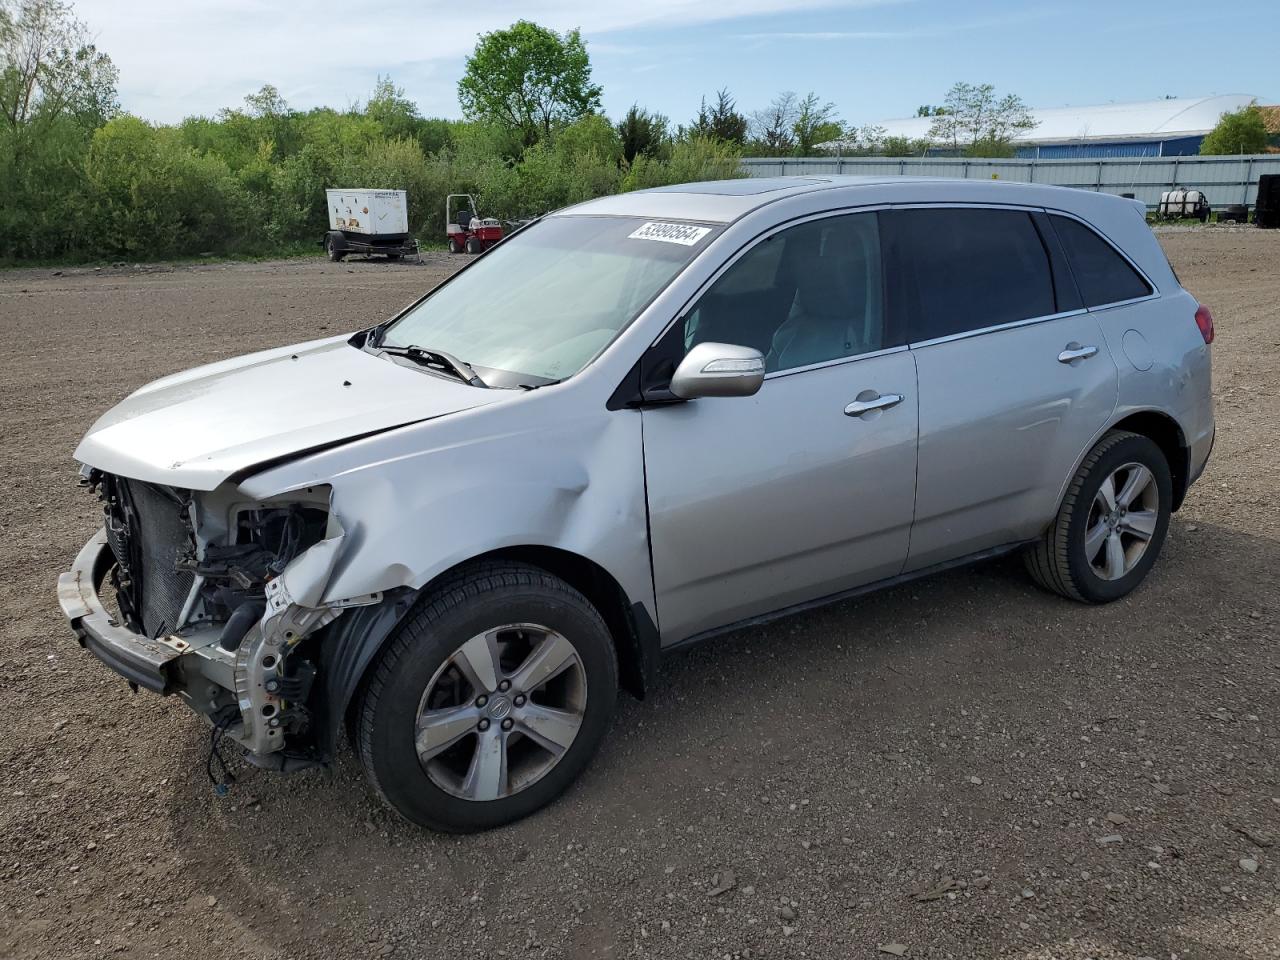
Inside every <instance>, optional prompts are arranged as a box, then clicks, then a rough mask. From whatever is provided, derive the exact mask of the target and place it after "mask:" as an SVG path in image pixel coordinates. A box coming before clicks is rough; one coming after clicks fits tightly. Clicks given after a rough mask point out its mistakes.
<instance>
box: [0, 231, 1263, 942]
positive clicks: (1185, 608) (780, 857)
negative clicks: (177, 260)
mask: <svg viewBox="0 0 1280 960" xmlns="http://www.w3.org/2000/svg"><path fill="white" fill-rule="evenodd" d="M1161 239H1162V242H1164V244H1165V246H1166V248H1167V249H1168V250H1169V253H1170V256H1171V257H1172V259H1173V261H1174V263H1175V266H1176V267H1177V269H1178V271H1179V273H1180V275H1181V276H1182V279H1183V282H1184V283H1185V284H1186V285H1187V286H1188V287H1189V288H1190V289H1192V290H1193V291H1194V292H1196V293H1197V294H1198V295H1199V296H1201V297H1202V298H1203V299H1204V300H1205V301H1206V302H1208V303H1209V304H1211V305H1212V307H1213V308H1214V311H1215V314H1216V316H1217V322H1218V343H1217V344H1216V345H1215V347H1214V350H1215V353H1216V356H1215V361H1216V371H1215V376H1216V381H1217V382H1216V393H1217V411H1218V416H1219V434H1218V443H1217V449H1216V451H1215V453H1214V457H1213V459H1212V461H1211V463H1210V466H1209V470H1208V472H1207V474H1206V475H1205V477H1204V478H1203V479H1202V480H1201V482H1200V483H1199V484H1198V485H1197V486H1196V487H1195V489H1194V490H1193V491H1192V493H1191V495H1190V497H1189V498H1188V500H1187V503H1186V505H1185V507H1184V508H1183V509H1182V511H1181V512H1180V513H1179V514H1178V515H1177V517H1176V518H1175V520H1174V522H1173V525H1172V528H1171V531H1170V535H1169V540H1168V542H1167V544H1166V546H1165V551H1164V556H1163V558H1162V560H1161V561H1160V563H1159V564H1158V565H1157V567H1156V569H1155V571H1154V573H1153V575H1152V576H1151V578H1150V579H1149V580H1148V582H1147V584H1146V585H1145V586H1143V587H1142V588H1141V589H1140V590H1139V591H1138V592H1137V593H1136V594H1135V595H1133V596H1132V597H1130V598H1128V599H1127V600H1124V601H1121V602H1119V603H1116V604H1112V605H1110V606H1107V607H1103V608H1088V607H1084V606H1079V605H1075V604H1071V603H1068V602H1066V601H1063V600H1059V599H1056V598H1054V597H1051V596H1047V595H1045V594H1042V593H1039V592H1037V591H1036V590H1035V589H1034V588H1033V587H1032V586H1031V585H1030V583H1029V582H1028V581H1027V580H1026V579H1025V578H1024V576H1023V575H1022V573H1021V569H1020V566H1019V564H1018V562H1017V561H1016V559H1013V560H1006V561H1002V562H996V563H992V564H987V565H985V566H981V567H978V568H975V569H970V570H967V571H960V572H956V573H952V574H949V575H945V576H941V577H938V578H935V579H932V580H928V581H922V582H918V583H916V584H913V585H909V586H904V587H901V588H898V589H895V590H892V591H889V592H886V593H883V594H879V595H877V596H873V597H868V598H863V599H861V600H858V601H854V602H847V603H842V604H839V605H837V606H834V607H830V608H827V609H825V610H822V611H818V612H815V613H810V614H806V615H803V616H800V617H797V618H794V619H790V620H787V621H783V622H779V623H776V624H774V625H771V626H768V627H763V628H758V629H753V630H748V631H743V632H740V633H737V634H734V635H732V636H729V637H727V638H723V639H721V640H719V641H716V642H714V643H713V644H711V645H708V646H704V647H702V648H700V649H697V650H694V651H692V652H690V653H687V654H684V655H681V656H679V657H677V658H674V659H672V660H671V661H670V662H668V664H667V665H666V666H665V668H664V671H663V679H664V681H665V682H664V686H663V689H662V690H661V691H660V692H659V693H658V694H657V695H656V696H655V697H653V698H652V699H650V700H649V701H647V702H645V703H635V702H633V701H630V700H625V699H624V702H623V704H622V707H621V709H620V710H619V713H618V716H617V720H616V723H615V724H614V727H613V730H612V733H611V735H610V736H609V738H608V739H607V741H606V743H605V745H604V748H603V751H602V753H601V755H600V757H599V758H598V760H597V761H596V762H595V763H594V764H593V766H592V767H591V768H590V770H589V771H588V772H587V774H586V776H585V777H584V778H583V780H582V781H581V782H580V783H579V784H578V785H577V786H576V787H575V788H574V789H572V790H571V791H570V792H569V793H568V794H567V795H566V796H565V797H564V798H563V799H562V800H561V801H560V802H558V803H557V804H555V805H554V806H553V807H551V808H550V809H548V810H546V811H544V812H542V813H541V814H539V815H537V816H535V817H533V818H531V819H529V820H527V821H525V822H523V823H520V824H517V825H515V826H513V827H509V828H506V829H502V830H498V831H494V832H492V833H488V834H485V835H481V836H473V837H465V838H453V837H443V836H436V835H433V834H429V833H424V832H423V831H421V830H418V829H416V828H414V827H412V826H410V825H408V824H406V823H404V822H401V821H400V820H399V819H397V818H396V817H395V816H394V815H393V814H391V813H390V812H389V811H387V810H386V809H384V808H383V807H382V806H381V805H380V804H379V803H378V802H377V801H376V800H375V799H374V797H373V796H372V795H371V793H370V791H369V790H368V789H367V788H366V787H365V786H364V784H363V782H362V781H361V780H360V778H359V776H358V774H357V771H356V768H355V764H354V763H353V762H352V760H351V759H350V757H345V756H344V758H343V759H342V760H341V762H340V763H339V764H338V765H337V767H336V769H334V770H332V771H328V772H311V773H306V774H299V775H295V776H292V777H281V776H278V775H275V774H256V773H252V772H250V773H247V774H246V775H245V776H244V777H243V778H242V779H241V780H240V782H239V783H238V784H237V785H236V786H235V788H234V789H233V790H232V791H231V793H230V794H229V795H227V796H226V797H224V798H221V799H219V798H216V797H215V796H214V795H213V794H212V792H211V790H210V787H209V783H208V781H207V779H206V776H205V771H204V765H205V760H206V756H207V744H208V734H207V732H206V730H205V728H204V727H203V726H202V724H201V723H200V722H199V721H198V720H197V719H196V718H195V717H194V716H193V715H191V714H190V713H188V711H187V710H186V709H185V708H184V707H182V706H181V705H180V704H179V703H177V702H172V701H169V700H163V699H161V698H158V697H154V696H151V695H147V694H145V693H144V694H142V695H137V696H134V695H132V694H130V692H129V691H128V689H127V688H126V687H125V685H124V683H122V682H121V681H119V680H118V679H117V678H116V677H114V676H113V675H111V674H110V673H109V672H108V671H107V670H106V669H105V668H103V667H102V666H100V665H99V664H98V663H97V662H96V661H94V660H93V659H92V658H91V657H90V656H89V655H88V654H86V653H84V652H83V651H81V650H80V649H79V647H78V646H77V645H76V644H75V642H74V641H73V639H72V637H71V636H70V633H69V632H68V630H67V629H66V626H65V624H64V623H63V622H62V620H61V617H60V616H59V614H58V612H57V604H56V602H55V599H54V591H53V586H54V580H55V578H56V576H57V574H58V572H59V571H61V570H62V569H63V568H64V567H65V566H66V565H67V564H68V563H69V561H70V560H71V558H72V556H73V555H74V554H75V552H76V550H77V549H78V547H79V546H80V545H81V543H82V542H83V541H84V540H85V539H87V538H88V536H89V535H90V534H91V533H92V531H93V530H94V528H95V527H96V525H97V510H96V508H95V504H94V503H93V502H92V501H91V498H90V497H89V496H88V495H87V494H85V493H83V492H82V491H80V490H78V489H77V488H76V486H75V476H74V473H73V466H72V463H71V459H70V455H71V451H72V449H73V448H74V446H75V443H76V441H77V439H78V438H79V436H80V435H81V434H82V433H83V432H84V430H85V429H86V428H87V427H88V426H89V424H90V423H91V422H92V421H93V419H94V418H95V417H96V416H97V415H98V413H99V412H100V411H102V410H104V409H105V408H106V407H108V406H110V405H111V404H113V403H115V402H116V401H117V400H119V399H120V398H121V397H123V396H124V395H125V394H126V393H127V392H128V391H130V390H132V389H134V388H135V387H137V386H138V385H140V384H142V383H143V382H145V381H147V380H150V379H153V378H154V377H157V376H160V375H162V374H165V373H169V372H171V371H174V370H178V369H181V368H183V367H187V366H190V365H192V364H194V363H198V362H204V361H208V360H213V359H215V358H219V357H223V356H229V355H233V354H236V353H241V352H244V351H248V350H251V349H257V348H260V347H265V346H268V345H275V344H282V343H288V342H291V341H297V340H301V339H305V338H310V337H315V336H318V335H323V334H325V333H326V332H336V331H339V330H343V329H347V328H351V327H353V326H355V325H357V324H363V323H366V322H369V321H373V320H375V319H377V318H381V317H383V316H384V315H386V314H387V313H389V312H391V311H392V310H394V309H395V308H397V307H399V306H400V305H402V304H404V303H406V302H407V301H409V300H411V299H413V298H414V297H416V296H417V295H418V294H419V293H420V292H421V291H422V290H423V289H425V288H426V287H427V286H428V285H429V284H430V283H431V282H432V281H433V280H435V279H437V278H439V277H441V276H443V275H445V274H446V273H447V272H448V270H449V269H451V267H452V264H453V263H455V262H456V261H452V260H450V259H449V258H448V257H447V255H431V256H428V257H427V258H426V262H425V264H424V265H422V266H419V265H411V264H403V265H390V264H385V263H364V262H353V263H349V264H342V265H333V264H328V263H322V262H315V261H313V262H303V261H290V262H282V263H268V264H253V265H227V266H223V265H215V264H203V265H198V266H183V267H176V268H169V267H154V268H147V269H141V268H131V267H116V268H104V269H102V270H96V271H95V270H88V269H74V270H73V269H67V270H66V271H65V272H63V273H61V274H54V273H53V272H52V271H50V270H24V271H10V272H7V273H3V274H0V322H2V323H3V332H4V337H5V349H4V352H3V354H2V355H0V399H2V403H0V425H2V428H3V434H2V436H3V443H4V448H5V450H4V460H3V479H4V485H5V489H6V492H7V495H6V496H5V497H4V498H3V500H0V536H2V540H0V543H2V544H3V546H2V547H0V610H2V611H3V617H0V716H3V719H4V722H5V725H4V728H3V733H0V957H13V958H24V960H25V958H36V957H49V958H53V957H57V958H75V957H96V956H123V957H177V956H199V957H201V958H202V960H204V958H209V960H213V958H221V957H237V958H246V957H300V958H301V957H307V958H312V957H316V958H338V957H371V956H372V957H379V956H396V957H415V958H416V957H422V958H435V957H448V958H450V960H463V958H480V957H484V958H488V957H536V958H540V957H567V958H585V957H671V958H686V957H687V958H697V960H703V958H722V957H728V958H738V957H770V958H772V957H779V958H782V957H785V958H810V957H811V958H828V957H832V958H834V957H839V958H846V957H849V958H856V957H868V958H874V957H876V956H881V957H884V956H889V955H892V954H894V953H898V954H902V953H903V952H905V955H906V956H907V957H908V958H912V957H937V958H945V957H992V956H1010V957H1027V958H1064V960H1066V958H1086V957H1091V958H1118V957H1127V958H1140V957H1152V958H1156V957H1159V958H1223V960H1225V958H1232V960H1235V958H1241V957H1249V958H1253V957H1280V769H1278V758H1280V740H1278V739H1277V727H1276V718H1277V715H1278V714H1280V642H1278V639H1277V632H1278V631H1277V627H1276V616H1277V613H1280V596H1278V594H1280V591H1278V589H1277V588H1278V585H1280V574H1278V573H1277V571H1278V570H1280V514H1278V508H1280V481H1278V480H1277V469H1278V468H1280V447H1278V443H1280V441H1278V439H1277V437H1278V434H1277V427H1278V426H1280V416H1278V413H1280V404H1278V403H1277V393H1278V391H1280V312H1278V311H1277V303H1280V271H1278V270H1277V267H1278V266H1280V231H1277V232H1274V233H1264V232H1261V231H1253V230H1249V231H1245V230H1240V231H1181V232H1173V233H1164V234H1162V236H1161ZM1273 844H1277V845H1273Z"/></svg>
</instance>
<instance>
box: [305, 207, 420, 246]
mask: <svg viewBox="0 0 1280 960" xmlns="http://www.w3.org/2000/svg"><path fill="white" fill-rule="evenodd" d="M324 194H325V201H326V203H327V205H328V207H329V232H328V233H326V234H325V235H324V239H323V240H321V241H320V243H321V245H322V246H323V247H324V252H325V253H326V254H328V256H329V259H330V260H334V261H337V260H341V259H342V258H343V257H345V256H346V255H347V254H349V253H363V254H366V255H370V254H382V255H384V256H386V257H388V258H389V259H392V260H399V259H400V258H401V257H408V256H414V255H416V254H417V252H418V241H417V240H415V239H414V238H413V237H411V236H409V200H408V196H407V195H406V194H405V191H403V190H326V191H325V192H324Z"/></svg>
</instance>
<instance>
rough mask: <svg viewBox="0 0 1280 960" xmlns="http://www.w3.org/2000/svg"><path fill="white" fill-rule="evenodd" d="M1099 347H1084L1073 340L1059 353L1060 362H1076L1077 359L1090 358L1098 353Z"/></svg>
mask: <svg viewBox="0 0 1280 960" xmlns="http://www.w3.org/2000/svg"><path fill="white" fill-rule="evenodd" d="M1097 352H1098V348H1097V347H1082V346H1080V344H1078V343H1075V342H1072V343H1068V344H1067V349H1065V350H1063V351H1062V352H1061V353H1060V354H1058V362H1059V363H1075V362H1076V361H1077V360H1088V359H1089V358H1090V357H1092V356H1094V355H1095V354H1097Z"/></svg>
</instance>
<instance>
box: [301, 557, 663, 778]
mask: <svg viewBox="0 0 1280 960" xmlns="http://www.w3.org/2000/svg"><path fill="white" fill-rule="evenodd" d="M494 560H507V561H512V562H515V563H523V564H526V565H528V566H530V567H536V568H538V569H539V570H543V571H545V572H547V573H549V574H551V575H552V576H554V577H559V578H560V579H561V580H563V581H565V583H567V584H569V586H571V587H573V588H574V589H575V590H577V591H578V592H579V593H581V594H582V595H583V596H584V597H586V598H587V600H588V602H590V603H591V604H592V606H594V607H595V608H596V610H598V611H599V613H600V616H601V617H602V618H603V619H604V622H605V626H607V627H608V628H609V633H610V636H611V637H612V638H613V645H614V650H615V652H616V654H617V657H618V680H619V684H620V686H621V687H622V689H624V690H626V691H627V692H628V693H630V694H631V695H632V696H634V697H635V698H636V699H638V700H643V699H644V698H645V696H646V695H647V694H648V693H649V691H651V690H652V689H653V687H654V684H655V682H656V680H657V672H658V662H659V659H660V650H659V635H658V629H657V626H656V624H655V623H654V621H653V617H652V615H651V614H650V612H649V610H648V609H647V608H646V607H645V605H644V604H643V603H640V602H633V601H632V600H631V598H630V597H629V596H628V595H627V593H626V591H625V590H624V589H623V587H622V585H621V584H620V583H618V581H617V579H616V578H614V576H613V575H612V574H610V573H609V572H608V571H607V570H606V569H605V568H604V567H602V566H600V564H598V563H596V562H595V561H593V560H590V559H589V558H587V557H584V556H582V555H581V554H577V553H574V552H572V551H570V550H565V549H562V548H560V547H550V546H545V545H540V544H528V545H519V546H506V547H502V548H499V549H496V550H491V551H489V552H487V553H482V554H478V555H476V556H473V557H469V558H467V559H466V560H462V561H460V562H458V563H455V564H454V565H453V566H451V567H449V568H448V569H445V570H442V571H440V572H439V573H438V574H437V575H436V576H434V577H432V578H431V580H430V581H428V582H427V583H425V584H423V586H422V587H420V588H418V589H416V590H414V589H410V588H407V587H402V588H398V589H397V590H394V591H390V592H389V593H388V594H387V595H386V597H385V598H384V599H383V600H382V602H381V603H378V604H374V605H372V606H368V607H360V608H356V609H354V610H351V611H349V612H348V614H347V615H346V616H343V617H339V618H338V619H337V620H336V621H334V623H333V624H332V625H331V626H330V627H328V628H326V630H325V631H324V634H323V636H322V637H321V654H320V659H321V663H322V666H323V667H324V669H325V673H326V675H327V677H326V697H327V700H328V709H329V723H328V724H327V731H326V732H327V738H326V741H325V743H323V744H322V750H323V752H324V753H326V754H327V755H328V756H329V757H332V756H333V753H334V748H335V746H336V739H337V729H338V726H339V725H340V724H342V723H346V724H347V729H348V731H350V730H351V726H350V724H351V722H352V719H353V711H354V710H355V709H356V708H357V705H358V704H359V702H360V698H361V692H362V691H363V689H364V687H365V686H366V685H367V683H368V680H369V677H370V675H371V674H372V671H373V666H374V664H375V661H376V660H377V656H378V653H379V651H381V650H382V648H383V647H384V646H385V645H386V643H387V641H388V640H389V639H390V637H391V635H392V634H393V633H394V632H395V629H396V627H397V626H398V625H399V624H400V622H401V621H402V620H404V618H405V617H407V616H408V614H409V612H410V611H411V610H412V609H413V608H414V607H415V606H416V605H417V603H418V601H419V600H420V599H421V598H422V597H426V596H429V595H430V594H431V592H432V591H433V589H434V588H435V587H436V585H438V584H439V583H442V582H443V581H444V580H446V579H448V578H450V577H454V576H456V575H457V573H458V572H459V571H460V570H462V569H464V568H466V567H469V566H472V565H474V564H477V563H484V562H492V561H494ZM352 742H353V743H354V742H355V741H354V739H353V740H352Z"/></svg>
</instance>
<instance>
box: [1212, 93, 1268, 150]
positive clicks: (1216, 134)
mask: <svg viewBox="0 0 1280 960" xmlns="http://www.w3.org/2000/svg"><path fill="white" fill-rule="evenodd" d="M1267 139H1268V138H1267V124H1266V121H1265V120H1264V119H1263V116H1262V110H1261V109H1259V107H1258V105H1257V104H1256V103H1251V104H1249V105H1248V106H1247V107H1241V108H1240V109H1239V110H1232V111H1230V112H1228V113H1224V114H1223V115H1222V116H1221V118H1219V120H1218V123H1217V126H1215V127H1214V128H1213V129H1212V130H1211V131H1209V135H1208V136H1207V137H1205V138H1204V142H1203V143H1201V144H1200V155H1201V156H1206V157H1207V156H1222V155H1225V154H1233V153H1263V152H1265V151H1266V149H1267Z"/></svg>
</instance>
